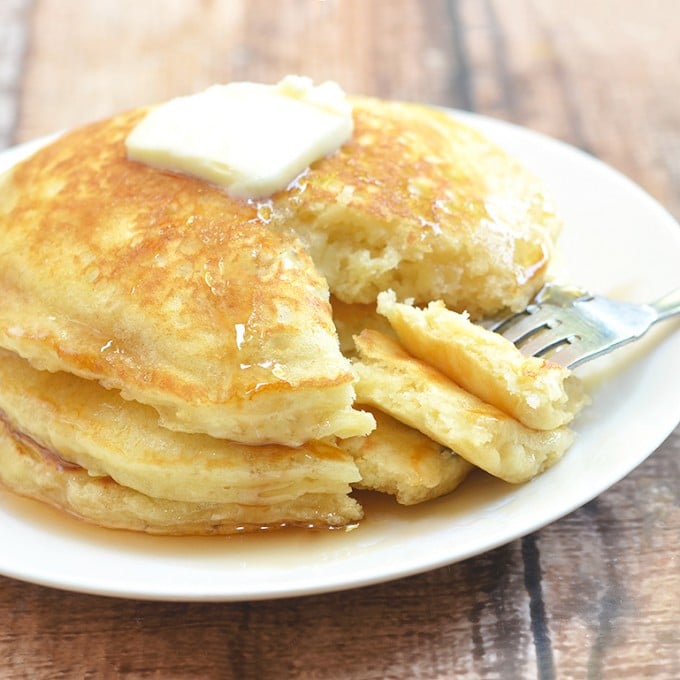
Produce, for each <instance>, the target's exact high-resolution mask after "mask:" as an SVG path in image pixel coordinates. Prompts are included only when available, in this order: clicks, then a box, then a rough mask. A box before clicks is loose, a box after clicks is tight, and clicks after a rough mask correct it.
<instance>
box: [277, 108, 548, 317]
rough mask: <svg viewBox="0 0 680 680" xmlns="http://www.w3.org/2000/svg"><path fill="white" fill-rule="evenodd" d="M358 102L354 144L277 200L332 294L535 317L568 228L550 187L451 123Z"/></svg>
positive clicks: (416, 111)
mask: <svg viewBox="0 0 680 680" xmlns="http://www.w3.org/2000/svg"><path fill="white" fill-rule="evenodd" d="M352 102H353V105H354V121H355V132H354V135H353V137H352V139H351V140H350V141H349V142H348V143H347V144H345V145H344V146H343V147H342V148H341V149H340V151H339V152H338V153H335V154H332V155H330V156H328V157H327V158H324V159H322V160H320V161H318V162H317V163H315V164H313V165H312V167H311V168H310V170H309V171H308V172H307V173H305V174H304V175H303V176H302V177H300V178H299V179H298V181H297V182H296V183H295V185H294V186H293V187H292V188H291V189H290V190H289V191H287V192H283V193H281V194H277V195H276V196H275V197H274V199H273V201H272V206H273V208H274V210H273V218H274V221H277V220H279V221H280V222H281V223H282V224H283V225H286V226H288V225H293V228H294V229H295V230H296V232H297V233H298V234H300V236H301V238H302V239H303V241H304V242H305V244H306V245H307V247H308V248H309V252H310V253H311V255H312V257H313V259H314V262H315V263H316V265H317V267H318V268H319V269H320V270H321V272H322V273H323V275H324V276H325V277H326V278H327V280H328V282H329V285H330V288H331V292H332V293H333V294H334V295H335V296H337V297H338V298H340V299H341V300H343V301H345V302H356V303H372V302H374V301H375V299H376V296H377V294H378V292H380V291H381V290H386V289H388V288H391V289H393V290H395V291H396V292H397V294H398V296H399V297H400V298H408V297H412V298H414V299H415V300H416V301H417V302H419V303H426V302H428V301H430V300H435V299H442V300H444V301H445V302H446V304H447V306H449V307H451V308H453V309H456V310H459V311H462V310H464V309H467V310H468V311H469V312H470V313H471V314H472V315H473V316H475V317H477V316H483V315H490V314H493V313H495V312H496V311H498V310H499V309H501V308H507V307H510V308H513V309H521V308H523V307H524V306H525V305H526V303H527V302H528V301H529V299H530V298H531V296H532V295H533V294H534V293H535V292H536V291H537V290H538V288H539V287H540V286H541V285H542V282H543V280H544V278H545V273H546V268H547V264H548V261H549V259H550V256H551V254H552V251H553V246H554V240H555V238H556V237H557V234H558V232H559V230H560V222H559V220H558V219H557V218H556V216H555V213H554V211H553V208H552V207H551V206H550V204H549V201H548V200H547V199H546V197H545V195H544V191H543V188H542V186H541V184H540V183H539V182H538V180H536V178H534V177H532V176H531V175H530V174H529V173H527V171H526V170H525V169H524V168H523V167H521V166H520V165H519V163H517V162H516V161H515V160H514V159H513V158H511V157H510V156H509V155H508V154H507V153H505V152H504V151H503V150H502V149H500V148H499V147H497V146H496V145H494V144H493V143H491V142H490V141H489V140H488V139H487V138H485V137H484V136H483V135H481V134H480V133H478V132H477V131H475V130H473V129H472V128H470V127H469V126H467V125H465V124H463V123H461V122H459V121H456V120H453V119H452V118H451V117H450V116H449V115H447V114H446V113H443V112H440V111H437V110H435V109H433V108H430V107H425V106H418V105H414V104H408V103H400V102H385V101H380V100H376V99H369V98H354V99H353V100H352Z"/></svg>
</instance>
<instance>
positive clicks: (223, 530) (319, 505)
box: [0, 422, 361, 536]
mask: <svg viewBox="0 0 680 680" xmlns="http://www.w3.org/2000/svg"><path fill="white" fill-rule="evenodd" d="M0 482H2V483H3V484H4V485H5V486H7V487H8V488H10V489H12V490H13V491H14V492H16V493H18V494H21V495H23V496H28V497H30V498H34V499H36V500H39V501H42V502H44V503H49V504H50V505H53V506H55V507H57V508H59V509H61V510H64V511H66V512H68V513H69V514H71V515H74V516H76V517H78V518H80V519H84V520H86V521H88V522H91V523H93V524H96V525H98V526H101V527H106V528H109V529H128V530H131V531H142V532H146V533H150V534H162V535H172V536H184V535H196V536H198V535H213V534H236V533H243V532H252V531H257V530H260V529H277V528H284V527H289V526H300V527H305V528H309V529H311V528H322V527H339V526H342V525H345V524H347V522H348V521H349V519H350V518H351V519H352V521H354V522H355V521H356V520H358V519H360V518H361V511H360V509H359V506H358V505H357V504H356V502H355V501H353V500H352V499H351V498H349V497H348V496H340V497H336V498H328V497H323V496H321V497H319V496H316V495H314V494H306V495H303V496H300V497H298V498H296V499H293V500H291V501H290V502H287V503H280V504H277V505H262V506H250V505H240V504H238V503H188V502H182V501H171V500H165V499H158V498H151V497H149V496H145V495H144V494H141V493H139V492H137V491H134V490H133V489H130V488H128V487H125V486H121V485H120V484H117V483H116V482H114V481H113V480H112V479H111V478H110V477H91V476H90V475H89V474H88V472H87V471H86V470H83V469H82V468H70V467H64V466H63V465H62V464H60V463H59V462H58V461H55V460H53V459H51V458H49V457H45V455H44V453H43V452H42V451H40V450H39V448H38V447H36V446H34V445H32V444H31V443H29V442H26V441H23V440H21V439H18V438H17V437H15V436H12V434H11V433H10V432H9V431H8V429H7V426H6V425H5V424H4V423H2V422H0Z"/></svg>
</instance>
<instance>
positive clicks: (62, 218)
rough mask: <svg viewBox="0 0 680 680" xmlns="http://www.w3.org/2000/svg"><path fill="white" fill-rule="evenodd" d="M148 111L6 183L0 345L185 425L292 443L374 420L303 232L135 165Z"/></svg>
mask: <svg viewBox="0 0 680 680" xmlns="http://www.w3.org/2000/svg"><path fill="white" fill-rule="evenodd" d="M142 113H143V112H139V111H137V112H133V113H130V114H123V115H120V116H118V117H115V118H113V119H110V120H107V121H103V122H101V123H96V124H93V125H91V126H87V127H85V128H82V129H80V130H77V131H74V132H72V133H70V134H67V135H65V136H63V137H62V138H60V139H59V140H57V141H56V142H54V143H53V144H51V145H49V146H48V147H47V148H45V149H42V150H41V151H39V152H38V153H37V154H35V155H34V156H33V157H32V158H30V159H28V160H27V161H25V162H23V163H21V164H19V165H18V166H16V167H15V168H14V169H13V170H12V171H11V172H10V173H9V174H8V175H7V176H6V177H5V178H4V180H3V181H2V183H1V184H0V223H1V225H2V240H0V285H1V286H2V289H3V295H2V298H1V299H0V346H3V347H5V348H7V349H11V350H13V351H15V352H17V353H19V354H21V355H22V356H24V357H26V358H28V359H29V360H30V361H31V362H32V363H33V365H34V366H36V367H37V368H40V369H43V368H45V369H49V370H53V371H56V370H65V371H68V372H71V373H74V374H76V375H80V376H83V377H86V378H90V379H96V380H98V381H100V382H101V383H102V384H103V385H105V386H107V387H114V388H116V389H119V390H121V391H122V393H123V395H124V396H125V397H126V398H129V399H134V400H137V401H140V402H143V403H147V404H150V405H152V406H154V407H155V408H156V409H157V410H158V411H159V413H160V414H161V416H162V418H163V422H164V423H165V425H166V426H167V427H171V428H174V429H178V430H183V431H188V432H205V433H208V434H211V435H213V436H216V437H225V438H230V439H233V440H237V441H241V442H244V443H266V442H277V443H284V444H290V445H297V444H300V443H302V442H304V441H307V440H310V439H318V438H321V437H324V436H330V435H338V436H352V435H359V434H364V433H366V432H368V431H370V429H371V428H372V426H373V420H372V418H371V417H370V416H368V415H367V414H362V413H359V412H357V411H355V410H353V409H352V402H353V399H354V391H353V387H352V383H353V380H354V374H353V372H352V370H351V366H350V365H349V362H348V361H347V360H346V359H344V358H343V357H342V355H341V353H340V351H339V347H338V340H337V336H336V333H335V328H334V326H333V323H332V318H331V310H330V305H329V302H328V296H329V293H328V287H327V284H326V282H325V281H324V279H323V278H322V276H321V275H319V274H318V273H317V271H316V269H315V267H314V264H313V262H312V260H311V259H310V257H309V255H308V254H307V252H306V251H305V249H304V248H303V246H302V244H301V243H300V242H299V240H298V239H297V238H296V236H295V235H293V234H292V233H291V232H290V231H284V230H280V229H279V230H272V229H270V228H269V227H268V226H267V225H266V224H265V221H264V220H263V219H261V218H260V213H259V212H258V209H257V206H255V205H252V204H250V203H247V202H239V201H236V200H233V199H230V198H229V197H228V196H226V194H224V193H223V192H221V191H219V190H217V189H215V188H213V187H210V186H208V185H207V184H205V183H204V182H200V181H198V180H192V179H191V178H188V177H181V176H177V175H172V174H168V173H163V172H159V171H158V170H154V169H152V168H149V167H146V166H144V165H142V164H139V163H134V162H131V161H128V160H127V159H126V157H125V150H124V144H123V141H124V138H125V135H126V134H127V132H128V131H129V129H130V128H131V126H132V125H133V124H134V123H135V122H136V121H137V120H138V119H139V117H140V115H141V114H142ZM271 413H276V414H277V417H276V418H271V416H270V414H271Z"/></svg>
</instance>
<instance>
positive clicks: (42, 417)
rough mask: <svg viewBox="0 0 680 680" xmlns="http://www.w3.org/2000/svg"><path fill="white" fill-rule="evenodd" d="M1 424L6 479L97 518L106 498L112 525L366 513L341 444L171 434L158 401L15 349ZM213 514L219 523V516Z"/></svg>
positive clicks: (1, 364) (5, 365) (257, 521)
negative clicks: (125, 393) (354, 493)
mask: <svg viewBox="0 0 680 680" xmlns="http://www.w3.org/2000/svg"><path fill="white" fill-rule="evenodd" d="M0 420H2V423H3V427H4V430H5V434H4V438H3V439H2V444H0V448H1V449H2V452H1V453H0V460H1V461H2V462H1V463H0V481H3V482H4V483H5V484H6V485H7V486H9V487H10V488H12V489H14V490H15V491H17V492H19V493H24V494H26V495H31V496H34V497H37V498H40V499H43V500H45V499H47V500H49V501H50V502H51V503H53V504H56V505H59V506H60V507H63V508H64V509H66V510H68V511H70V512H74V513H75V514H78V515H81V516H83V517H85V518H90V519H93V520H94V521H97V522H99V520H100V518H101V515H102V513H104V512H105V509H104V507H102V508H99V509H97V508H96V507H95V505H96V504H97V502H98V501H96V499H97V498H98V499H99V500H101V501H102V503H104V506H105V508H106V513H107V514H108V520H107V521H106V522H103V523H104V524H105V525H106V526H116V527H126V528H140V525H139V523H138V522H137V520H135V519H134V513H135V512H138V513H141V514H140V515H139V518H138V519H139V522H142V521H143V522H147V523H148V524H149V527H150V529H151V530H153V531H163V532H167V533H183V531H184V529H183V527H184V525H185V523H187V522H190V523H191V526H194V525H195V523H196V522H198V521H199V519H201V521H204V522H205V527H204V529H205V530H206V531H208V532H213V531H220V532H224V531H227V530H228V528H229V526H230V522H231V521H232V520H233V522H234V523H235V524H236V525H241V524H244V523H245V524H248V525H250V526H259V525H261V524H263V523H264V524H275V525H280V524H291V523H293V524H297V523H300V522H304V523H305V524H314V525H315V526H325V525H329V524H330V525H334V526H337V525H344V524H347V523H350V522H354V521H356V519H358V517H359V516H360V514H361V511H360V508H359V506H358V505H357V504H356V502H355V501H353V500H351V499H350V498H349V497H348V493H349V492H350V491H351V487H350V484H352V483H355V482H357V481H358V480H359V479H360V475H359V472H358V470H357V468H356V466H355V464H354V462H353V460H352V458H351V456H350V455H348V454H347V453H345V452H344V451H342V450H341V449H338V448H337V447H335V446H332V445H331V444H329V443H322V442H309V443H306V444H305V445H304V446H302V447H298V448H290V447H285V446H280V445H264V446H258V447H254V446H247V445H243V444H237V443H234V442H230V441H227V440H221V439H214V438H212V437H210V436H208V435H202V434H187V433H183V432H174V431H172V430H168V429H166V428H163V427H160V426H159V425H158V423H157V418H156V415H155V413H154V411H153V409H151V408H150V407H148V406H145V405H142V404H139V403H137V402H133V401H125V400H123V399H122V398H121V397H120V395H119V394H118V393H117V392H116V391H113V390H106V389H105V388H103V387H101V386H100V385H98V384H97V383H96V382H94V381H90V380H84V379H82V378H78V377H76V376H73V375H70V374H68V373H63V372H58V373H49V372H46V371H37V370H35V369H34V368H32V367H31V366H30V364H29V363H28V362H27V361H25V360H24V359H21V358H20V357H19V356H17V355H15V354H13V353H11V352H7V351H5V350H0ZM31 470H33V472H30V471H31ZM22 471H23V472H22ZM29 472H30V476H31V478H30V479H23V478H22V474H23V473H26V474H28V473H29ZM79 480H80V481H79ZM72 494H75V495H76V496H77V498H78V499H79V500H74V499H73V498H72ZM87 499H90V500H89V501H88V500H87ZM107 499H110V500H107ZM115 499H118V500H116V501H115V503H118V502H122V503H123V506H124V509H121V512H120V513H119V512H118V510H117V509H116V505H115V503H114V500H115ZM90 502H91V504H89V505H88V503H90ZM134 508H137V509H136V510H134ZM211 512H212V513H213V515H212V516H213V517H214V518H218V519H219V521H216V522H211V521H209V520H210V517H211V514H210V513H211ZM130 513H132V514H130ZM145 513H146V514H145ZM149 513H150V514H149ZM163 513H165V515H166V516H165V519H164V520H163V522H162V523H160V522H161V516H162V515H163ZM156 515H158V516H157V517H156ZM154 517H156V518H155V519H153V518H154ZM144 518H146V519H144ZM196 526H197V525H196ZM202 532H203V530H201V533H202Z"/></svg>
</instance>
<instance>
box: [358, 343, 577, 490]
mask: <svg viewBox="0 0 680 680" xmlns="http://www.w3.org/2000/svg"><path fill="white" fill-rule="evenodd" d="M355 342H356V346H357V350H358V353H359V360H357V361H356V362H355V367H356V370H357V373H358V374H359V382H358V383H357V396H358V399H359V401H360V402H361V403H363V404H367V405H369V406H372V407H374V408H377V409H379V410H381V411H384V412H386V413H388V414H389V415H391V416H393V417H394V418H396V419H397V420H399V421H401V422H402V423H404V424H406V425H409V426H410V427H413V428H415V429H417V430H419V431H420V432H422V433H423V434H425V435H427V436H428V437H429V438H431V439H433V440H434V441H436V442H439V443H440V444H443V445H444V446H447V447H448V448H450V449H451V450H452V451H455V452H456V453H457V454H459V455H460V456H461V457H463V458H465V459H466V460H467V461H468V462H470V463H472V464H473V465H475V466H476V467H479V468H481V469H483V470H486V471H487V472H489V473H490V474H492V475H494V476H495V477H499V478H501V479H503V480H505V481H507V482H511V483H521V482H526V481H529V480H530V479H532V478H533V477H535V476H536V475H537V474H539V473H541V472H543V471H544V470H546V469H547V468H549V467H550V466H551V465H553V464H554V463H555V462H557V461H558V460H559V459H560V458H561V457H562V455H563V454H564V452H565V451H566V450H567V448H568V447H569V446H570V445H571V443H572V441H573V434H572V432H571V431H570V430H569V429H568V428H566V427H559V428H556V429H554V430H550V431H541V430H533V429H531V428H528V427H526V426H525V425H522V423H520V422H519V421H517V420H515V419H514V418H512V417H510V416H508V415H507V414H506V413H504V412H503V411H501V410H500V409H498V408H497V407H495V406H493V405H491V404H488V403H486V402H484V401H482V400H481V399H479V398H478V397H476V396H475V395H473V394H470V393H469V392H467V391H466V390H464V389H463V388H462V387H460V386H459V385H457V384H456V383H455V382H453V381H452V380H450V379H449V378H448V377H446V376H445V375H444V374H443V373H441V372H440V371H438V370H437V369H435V368H433V367H432V366H431V365H429V364H428V363H425V362H423V361H421V360H420V359H416V358H415V357H413V356H411V355H410V354H408V353H407V352H406V351H405V350H404V349H403V348H402V347H401V345H399V344H398V343H397V342H396V341H395V340H392V339H391V338H389V337H387V336H384V335H382V334H381V333H379V332H377V331H370V330H366V331H363V332H362V333H361V334H360V335H359V336H358V337H357V338H356V339H355Z"/></svg>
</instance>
